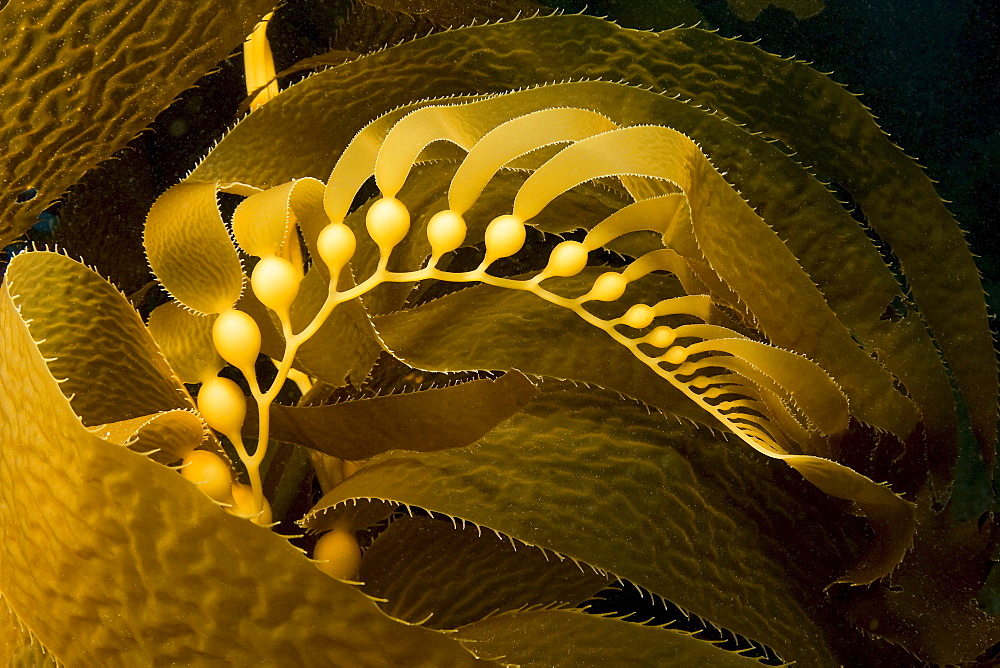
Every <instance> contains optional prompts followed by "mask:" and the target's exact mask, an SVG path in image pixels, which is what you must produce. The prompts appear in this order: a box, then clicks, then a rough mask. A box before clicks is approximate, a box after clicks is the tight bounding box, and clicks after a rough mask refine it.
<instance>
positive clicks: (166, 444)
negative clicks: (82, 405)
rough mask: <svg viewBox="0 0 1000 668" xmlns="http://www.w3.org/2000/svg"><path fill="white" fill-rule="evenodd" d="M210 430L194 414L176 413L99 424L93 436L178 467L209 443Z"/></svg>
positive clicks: (180, 411) (170, 412)
mask: <svg viewBox="0 0 1000 668" xmlns="http://www.w3.org/2000/svg"><path fill="white" fill-rule="evenodd" d="M207 431H208V430H207V427H206V426H205V423H204V422H202V420H201V418H200V417H198V416H197V415H195V414H194V413H193V412H190V411H182V410H173V411H167V412H165V413H158V414H156V415H144V416H142V417H138V418H133V419H131V420H122V421H121V422H115V423H113V424H105V425H99V426H97V427H95V428H93V429H92V430H91V433H93V434H94V435H96V436H99V437H100V438H102V439H104V440H105V441H108V442H109V443H114V444H115V445H126V446H128V447H129V449H131V450H133V451H134V452H138V453H141V454H144V455H146V456H147V457H149V458H150V459H152V460H154V461H157V462H160V463H161V464H176V463H177V462H179V461H180V460H181V459H183V458H184V457H185V456H187V455H188V454H189V453H190V452H191V451H192V450H194V449H195V448H197V447H198V446H199V445H200V444H201V443H202V441H204V440H205V437H206V436H207Z"/></svg>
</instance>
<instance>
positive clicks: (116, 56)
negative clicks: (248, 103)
mask: <svg viewBox="0 0 1000 668" xmlns="http://www.w3.org/2000/svg"><path fill="white" fill-rule="evenodd" d="M272 5H273V3H271V2H270V1H269V0H252V1H251V2H230V1H228V0H198V1H196V2H190V3H185V4H176V3H162V2H155V1H153V0H150V1H145V0H143V1H141V2H129V3H120V2H112V1H110V0H66V1H60V2H51V1H50V0H11V1H10V2H7V3H4V5H3V7H2V8H0V24H2V25H4V26H5V27H6V28H8V29H7V30H5V33H4V34H5V37H4V42H3V45H2V47H0V106H2V107H3V109H4V114H3V117H2V121H0V146H3V147H4V151H5V153H4V159H3V160H2V161H0V247H3V246H5V245H6V244H7V243H9V242H10V241H11V240H13V239H14V238H16V237H17V236H18V235H19V234H21V233H22V232H23V231H24V230H26V229H28V228H29V227H31V226H32V225H34V224H35V222H36V219H37V217H38V214H39V213H41V211H42V210H43V209H45V208H46V207H47V206H49V204H51V203H52V202H53V201H54V200H56V199H57V198H59V197H61V196H62V194H63V192H64V191H65V190H66V189H67V188H69V186H70V185H72V184H73V183H75V182H76V181H78V180H79V179H80V178H81V177H82V176H83V175H84V173H85V172H86V171H87V170H89V169H91V168H93V167H96V166H97V164H98V163H100V162H102V161H104V160H107V159H108V158H110V157H111V156H112V154H113V153H114V152H115V151H117V150H118V149H120V148H122V147H124V146H125V144H126V143H127V142H128V141H129V140H130V139H132V137H133V136H134V135H136V134H137V133H138V132H139V131H140V130H142V129H143V128H144V127H145V126H146V125H148V124H149V123H151V122H152V120H153V119H154V118H155V117H156V115H157V114H158V113H160V111H162V110H163V109H164V108H165V107H166V106H167V105H168V104H170V102H171V101H172V100H173V98H174V97H176V96H177V95H178V94H179V93H180V92H181V91H183V90H184V89H186V88H188V87H190V86H191V85H192V84H194V82H195V81H196V80H197V79H198V77H200V76H202V75H203V74H205V73H206V72H208V71H209V70H210V69H211V68H212V67H214V66H215V65H216V63H218V62H219V61H221V60H222V59H223V58H225V57H226V56H227V55H228V54H229V53H230V52H231V51H232V50H233V49H234V48H235V47H236V46H238V45H239V44H240V42H242V41H243V39H244V38H245V37H246V35H247V34H249V32H250V30H252V28H253V26H254V24H255V23H256V22H257V21H258V20H259V19H260V17H262V16H263V15H264V14H265V13H267V12H268V11H270V10H271V9H272V8H273V6H272ZM29 188H34V189H35V190H36V191H37V194H36V195H35V196H34V197H33V198H32V199H30V201H26V202H18V201H17V198H18V195H20V194H21V193H22V192H24V191H26V190H27V189H29Z"/></svg>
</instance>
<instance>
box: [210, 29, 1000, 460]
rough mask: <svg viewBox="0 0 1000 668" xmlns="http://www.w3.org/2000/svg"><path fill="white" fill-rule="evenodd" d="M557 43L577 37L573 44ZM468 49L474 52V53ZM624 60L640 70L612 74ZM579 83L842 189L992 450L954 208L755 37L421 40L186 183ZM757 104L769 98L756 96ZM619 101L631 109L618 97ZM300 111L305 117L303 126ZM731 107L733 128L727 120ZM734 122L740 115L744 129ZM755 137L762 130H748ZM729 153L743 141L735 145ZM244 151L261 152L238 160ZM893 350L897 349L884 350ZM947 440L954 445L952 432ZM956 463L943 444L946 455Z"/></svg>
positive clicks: (793, 64) (509, 34)
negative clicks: (639, 96)
mask: <svg viewBox="0 0 1000 668" xmlns="http://www.w3.org/2000/svg"><path fill="white" fill-rule="evenodd" d="M567 41H571V42H573V43H579V44H580V45H581V48H580V49H579V50H576V49H573V50H568V49H566V48H565V44H566V43H567ZM510 44H530V45H531V48H530V49H523V50H511V49H510V48H509V45H510ZM470 53H475V54H476V55H475V58H469V57H468V54H470ZM623 58H626V59H629V60H630V61H631V62H637V63H642V64H643V67H636V68H633V69H630V70H629V71H628V72H627V73H622V71H621V63H622V62H623ZM401 61H405V62H407V63H408V69H407V79H406V85H402V86H401V85H399V83H398V74H399V66H398V63H399V62H401ZM446 62H447V63H455V62H460V63H463V67H462V68H457V69H456V68H454V67H450V68H449V70H448V72H447V73H443V72H442V69H441V65H440V63H446ZM580 78H604V79H613V80H616V81H618V80H623V78H624V80H625V81H626V82H628V83H630V84H632V85H636V86H644V87H651V88H652V90H654V91H662V92H663V93H665V95H666V96H667V98H670V97H673V96H677V97H678V102H677V104H681V102H680V101H681V100H683V101H691V102H693V103H694V104H689V105H686V106H688V107H689V109H691V110H700V111H697V112H694V111H692V112H689V113H690V114H691V116H692V118H695V117H697V116H699V115H700V116H701V118H702V120H703V121H704V122H705V123H706V124H707V123H710V121H711V119H712V118H714V119H715V123H713V124H711V125H707V126H706V127H708V128H710V130H711V131H710V132H707V133H699V132H698V131H697V128H696V127H694V126H695V125H698V124H699V123H700V121H698V122H694V123H693V124H692V125H691V126H687V127H685V129H684V131H685V133H686V134H689V135H690V136H691V137H692V138H694V139H695V140H696V141H697V142H699V144H702V145H703V146H704V145H706V143H707V142H709V141H710V140H711V138H712V135H713V133H714V132H715V131H716V127H718V126H719V124H720V123H722V124H723V125H727V126H729V127H730V128H734V129H737V134H742V135H744V139H743V140H741V141H742V142H743V143H744V144H746V145H747V146H749V145H750V144H751V143H754V142H757V143H765V142H763V141H762V138H765V139H766V138H777V139H779V140H781V142H782V144H784V145H785V146H787V147H790V148H791V149H793V150H795V151H797V152H798V156H799V157H798V159H799V160H801V161H802V162H803V163H805V164H810V165H813V166H814V169H815V170H816V171H817V173H819V174H820V175H821V176H823V177H825V178H830V179H833V180H836V181H837V182H838V183H840V184H841V185H843V186H845V187H846V188H847V190H849V191H850V192H851V193H852V195H853V196H854V197H855V199H856V200H857V201H858V202H859V203H860V204H861V206H862V208H863V209H864V211H865V214H866V216H867V218H868V220H869V222H870V223H871V224H872V226H873V227H874V228H875V229H876V231H877V232H878V234H879V235H880V236H882V237H883V238H884V239H886V240H888V241H889V243H890V245H891V246H892V250H893V251H894V252H895V253H896V254H897V256H898V257H900V259H901V260H902V262H903V268H904V271H905V272H906V273H907V277H908V279H909V280H910V281H911V282H910V284H911V286H913V288H914V290H913V294H914V295H915V299H916V300H917V305H918V307H919V310H920V315H921V316H924V317H926V319H927V322H928V324H930V326H931V329H932V330H933V332H934V335H935V337H936V338H937V340H938V341H939V342H940V344H941V349H942V350H943V351H944V352H945V355H946V357H947V358H948V362H949V364H950V366H951V369H952V371H953V372H954V375H955V378H956V379H957V380H958V385H959V387H960V388H961V389H962V391H963V393H964V394H965V395H966V398H967V405H968V406H969V407H970V413H971V414H972V422H973V425H974V428H975V430H976V432H977V434H978V435H979V438H980V443H981V445H982V446H983V447H984V450H985V451H987V452H992V447H993V442H994V441H995V438H996V437H995V422H996V411H997V398H996V397H997V368H996V364H995V363H994V362H993V361H992V360H993V359H994V357H995V354H994V351H993V344H992V341H991V338H990V335H989V328H988V326H987V318H986V307H985V302H984V300H983V298H982V288H981V284H980V281H979V278H978V275H977V273H976V269H975V266H974V263H973V261H972V255H971V253H970V252H969V250H968V247H967V244H966V243H965V241H964V239H963V238H962V235H961V231H960V230H959V228H958V226H957V225H956V223H955V221H954V219H953V218H952V216H951V215H950V214H948V212H947V211H946V210H945V208H944V205H943V203H942V202H941V200H940V198H939V197H938V196H937V195H936V193H934V190H933V186H932V184H931V182H930V181H929V179H928V178H927V176H926V175H925V174H924V173H923V172H922V171H921V170H920V168H919V167H918V166H917V165H916V164H915V163H914V162H913V161H912V160H911V159H910V158H908V157H907V156H906V155H905V154H903V152H902V151H900V150H899V149H898V148H897V147H895V146H894V145H893V144H892V142H891V141H890V140H889V139H888V138H887V137H886V136H885V134H884V133H883V132H882V131H881V130H880V129H879V127H878V125H877V124H876V123H875V121H874V119H873V118H872V116H871V114H870V113H869V112H868V111H867V109H865V107H864V106H863V105H862V104H861V103H860V102H859V101H858V100H857V98H855V97H854V96H853V95H851V93H850V92H849V91H846V90H844V89H843V87H841V86H840V85H839V84H837V83H835V82H834V81H832V80H830V79H829V78H828V77H826V76H824V75H822V74H820V73H819V72H816V71H815V70H812V69H810V68H809V67H808V66H806V65H804V64H803V63H801V62H797V61H794V60H786V59H783V58H780V57H778V56H774V55H771V54H768V53H765V52H764V51H762V50H760V49H759V48H757V47H755V46H753V45H751V44H746V43H742V42H739V41H735V40H729V39H726V38H723V37H720V36H719V35H716V34H713V33H709V32H706V31H704V30H696V29H676V30H668V31H664V32H660V33H651V32H640V31H634V30H625V29H622V28H619V27H617V26H615V25H613V24H611V23H608V22H606V21H601V20H599V19H595V18H592V17H587V16H556V17H544V18H534V19H529V20H523V21H517V22H514V23H510V24H502V25H490V26H478V27H475V28H469V29H463V30H454V31H450V32H447V33H441V34H436V35H431V36H430V37H427V38H424V39H419V40H415V41H413V42H410V43H406V44H401V45H399V46H397V47H395V48H393V49H391V50H386V51H382V52H378V53H374V54H371V55H370V56H366V57H364V58H361V59H358V60H356V61H353V62H350V63H345V64H343V65H339V66H337V67H333V68H331V69H329V70H327V71H324V72H321V73H319V74H317V75H315V76H313V77H310V78H309V79H307V80H306V81H304V82H302V83H301V84H298V85H296V86H293V87H292V88H290V89H288V90H287V91H285V92H284V93H283V94H282V95H281V96H280V97H279V98H277V99H275V100H274V101H273V102H272V103H270V104H268V105H267V106H266V107H265V108H263V109H261V110H260V111H259V112H257V113H255V114H253V115H251V117H249V118H247V119H246V120H245V121H244V122H242V123H240V124H239V125H238V126H237V127H236V128H235V129H234V130H233V131H232V132H231V133H230V134H229V135H228V136H227V137H225V138H224V139H223V140H222V141H221V142H220V144H219V145H218V146H217V147H216V149H214V150H213V151H212V153H210V154H209V156H208V157H207V158H206V160H205V161H203V162H202V163H201V165H199V167H198V168H197V169H196V170H195V171H194V172H193V174H192V175H191V180H193V181H199V182H215V181H220V182H231V181H237V180H241V179H243V180H244V181H245V182H248V183H253V184H255V185H259V186H273V185H278V184H281V183H284V182H285V181H288V180H290V179H292V178H297V177H301V176H304V175H310V176H314V177H316V178H319V179H325V178H327V175H328V174H329V170H330V169H332V167H333V165H334V163H335V161H336V159H337V158H338V156H340V154H341V153H342V151H343V150H344V147H345V146H347V144H348V143H349V142H350V140H351V138H352V137H353V136H354V135H355V134H356V133H357V132H358V131H359V130H361V129H362V128H363V127H364V126H365V124H366V123H367V122H368V121H369V120H370V119H371V118H372V117H373V116H374V115H377V114H378V113H380V112H386V111H390V110H392V109H394V108H396V107H398V106H399V105H405V104H408V103H409V102H411V101H412V100H415V99H424V98H434V97H443V96H449V95H456V94H460V95H467V94H468V93H469V92H470V91H473V92H478V93H490V92H502V91H506V90H510V89H516V88H519V87H526V86H532V85H540V84H544V83H548V82H551V81H563V80H567V79H580ZM762 91H763V92H762ZM761 99H767V100H768V104H767V105H761V104H760V100H761ZM633 101H634V100H633ZM567 104H575V105H578V106H584V107H586V106H587V104H586V103H576V102H571V101H563V102H561V103H555V104H554V105H552V106H563V105H567ZM695 105H698V106H695ZM331 108H336V109H337V110H338V122H337V123H336V124H327V125H326V126H324V120H325V119H327V118H328V117H329V110H330V109H331ZM646 108H647V106H646V105H645V104H643V103H641V104H639V106H637V107H635V109H637V110H638V111H640V112H642V111H644V110H645V109H646ZM620 109H621V110H622V112H623V113H625V112H629V111H631V110H630V108H629V106H628V105H622V106H621V107H620ZM830 109H834V110H836V111H835V113H831V112H830V111H829V110H830ZM712 114H714V116H712ZM306 118H308V119H311V120H312V121H313V122H304V119H306ZM727 118H728V119H733V120H734V121H735V122H736V123H731V122H723V119H727ZM830 119H834V120H835V121H836V122H835V123H831V122H830ZM635 122H649V120H648V119H647V120H645V121H643V120H637V121H635ZM667 124H668V125H669V123H667ZM736 124H744V129H742V130H740V129H738V126H737V125H736ZM320 128H321V129H320ZM318 129H320V130H318ZM758 132H759V133H761V137H755V136H754V133H758ZM303 147H305V149H304V150H303ZM732 148H735V149H738V151H743V150H744V146H743V145H740V146H736V147H732ZM772 151H773V148H772ZM707 152H709V151H707ZM709 153H710V154H712V155H715V154H716V153H717V151H715V150H713V151H710V152H709ZM247 155H259V156H261V159H259V160H253V161H247V160H246V156H247ZM265 156H267V157H268V158H267V159H265ZM273 156H280V159H273ZM750 171H751V172H752V171H753V170H750ZM800 171H801V169H800ZM879 184H892V185H891V188H889V187H882V186H880V185H879ZM787 185H790V184H786V183H784V182H781V183H778V186H779V192H769V191H768V190H767V189H762V190H758V196H757V197H756V198H755V201H754V202H753V203H754V206H755V207H759V206H761V205H762V204H763V203H766V202H767V201H768V200H769V197H773V198H781V199H775V201H784V198H785V197H786V196H787V192H788V188H787V187H786V186H787ZM741 191H742V192H745V193H746V192H747V191H746V190H745V189H741ZM855 227H856V225H855ZM890 237H891V238H890ZM820 255H822V253H820ZM904 256H905V257H904ZM870 259H871V256H870V254H869V261H870ZM875 259H876V260H877V258H875ZM865 271H867V268H866V269H865ZM885 278H886V276H885V275H884V274H883V275H882V276H881V277H880V286H882V287H880V290H883V292H884V288H885V286H889V287H891V281H889V282H887V281H885V280H884V279H885ZM888 278H890V279H891V276H889V277H888ZM917 283H920V284H921V285H920V289H918V286H917ZM894 290H895V289H894ZM844 294H850V293H849V292H848V293H844ZM880 294H882V293H880ZM867 301H868V302H871V301H872V300H871V299H868V300H867ZM892 301H893V296H892V294H888V295H887V296H886V298H885V301H884V302H883V303H882V304H881V306H879V307H878V308H877V309H876V310H875V312H874V314H873V315H872V314H871V313H865V314H864V315H865V316H866V318H867V317H869V316H870V317H871V318H873V319H874V323H867V324H866V325H865V329H866V330H867V331H868V332H869V333H870V335H871V338H870V340H871V341H872V342H873V343H872V344H871V345H872V346H873V347H876V348H878V349H880V350H883V351H886V352H889V353H890V357H895V360H887V364H889V363H890V361H892V364H893V365H894V371H893V372H894V373H896V374H897V375H898V377H900V378H901V379H903V378H905V381H904V382H905V383H906V384H907V386H909V385H917V384H919V385H921V387H920V389H919V392H916V391H915V392H914V393H913V398H915V399H918V400H919V401H920V402H921V403H922V404H924V405H925V406H928V405H929V406H931V408H930V409H929V412H933V413H934V414H935V415H934V418H933V419H934V421H935V422H936V423H937V424H936V425H935V429H934V430H933V431H934V432H935V439H940V438H941V437H942V436H943V435H944V434H946V433H947V432H948V431H949V429H950V427H949V425H953V424H954V422H955V420H954V415H950V416H949V413H952V412H953V411H952V410H951V408H950V407H944V408H938V407H935V406H934V403H935V397H939V396H942V392H943V393H944V396H947V393H948V390H947V378H945V377H944V376H943V375H942V372H941V370H940V369H936V370H935V368H934V367H935V365H938V366H940V364H939V362H938V361H937V359H936V353H935V352H934V350H933V345H932V344H930V343H929V341H926V340H925V341H923V342H922V343H920V344H919V346H912V345H911V344H906V345H903V346H901V345H900V344H901V342H903V341H905V340H906V339H912V337H914V336H919V337H923V338H924V339H926V338H927V337H926V333H925V332H924V329H925V328H924V324H923V322H922V321H921V319H920V318H918V317H916V314H915V313H911V315H910V317H908V318H907V322H906V323H905V327H903V328H901V329H903V330H905V331H900V332H894V331H891V330H893V329H896V328H895V327H891V326H890V324H891V323H889V324H887V323H884V322H879V321H878V318H879V316H880V315H881V314H882V313H883V312H884V311H885V307H886V306H887V305H889V304H891V303H892ZM866 305H867V304H866ZM876 306H877V305H876ZM845 308H846V309H852V308H853V305H852V304H850V303H848V304H846V305H845ZM839 313H840V311H838V314H839ZM850 326H851V327H852V328H854V326H855V325H854V324H851V325H850ZM868 345H869V344H868V343H866V347H868ZM910 348H912V350H913V352H912V353H911V352H910V351H909V350H908V349H910ZM918 348H919V350H917V349H918ZM898 350H902V351H903V353H902V354H898V353H896V352H893V351H898ZM895 369H901V371H896V370H895ZM927 371H930V372H931V373H933V374H934V377H933V381H930V380H922V379H921V378H922V377H924V378H926V375H925V372H927ZM945 449H946V450H949V451H950V452H951V453H953V452H954V445H953V443H952V444H946V447H945ZM952 458H953V455H952V454H948V453H942V454H941V456H940V459H942V460H950V459H952Z"/></svg>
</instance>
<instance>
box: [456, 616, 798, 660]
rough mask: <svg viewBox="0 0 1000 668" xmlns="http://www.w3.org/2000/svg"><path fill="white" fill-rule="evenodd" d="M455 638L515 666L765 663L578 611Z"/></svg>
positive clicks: (510, 620)
mask: <svg viewBox="0 0 1000 668" xmlns="http://www.w3.org/2000/svg"><path fill="white" fill-rule="evenodd" d="M455 635H456V637H457V638H458V639H459V640H461V641H462V642H463V643H465V644H466V646H467V647H468V648H469V649H471V650H474V651H475V652H477V653H478V654H480V655H481V656H483V657H487V658H493V657H496V659H497V660H498V661H502V662H503V663H505V664H506V665H511V666H515V665H516V666H525V667H528V666H533V667H536V668H543V667H546V666H559V665H566V666H600V665H607V666H620V665H634V666H691V667H692V668H695V667H698V668H716V667H718V668H757V667H758V666H760V665H761V664H760V663H759V662H758V661H757V660H756V659H753V658H749V657H745V656H740V655H739V654H736V653H735V652H729V651H726V650H724V649H720V648H719V647H717V646H716V645H714V644H712V643H710V642H707V641H705V640H699V639H698V638H695V637H694V636H692V635H690V634H688V633H685V632H683V631H675V630H673V629H665V628H661V627H657V626H646V625H643V624H636V623H633V622H625V621H622V620H620V619H615V618H609V617H599V616H597V615H588V614H586V613H582V612H579V611H575V610H524V611H519V612H510V613H507V614H503V615H497V616H495V617H491V618H489V619H484V620H482V621H480V622H476V623H474V624H469V625H468V626H465V627H462V628H461V629H459V630H458V633H456V634H455ZM814 665H818V664H814Z"/></svg>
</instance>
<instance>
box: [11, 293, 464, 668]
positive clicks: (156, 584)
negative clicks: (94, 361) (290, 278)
mask: <svg viewBox="0 0 1000 668" xmlns="http://www.w3.org/2000/svg"><path fill="white" fill-rule="evenodd" d="M0 335H2V337H3V349H4V355H3V356H2V357H0V432H2V433H3V434H5V437H4V439H3V441H2V445H0V474H2V477H3V478H4V479H5V480H8V481H10V483H9V484H5V485H4V486H3V488H2V489H0V501H2V502H0V532H2V533H3V536H4V540H3V545H2V547H0V550H2V551H3V563H4V564H5V566H4V568H3V569H2V571H0V594H2V596H3V599H4V601H5V603H6V604H7V605H9V606H10V608H11V610H12V611H13V613H14V614H15V615H16V616H17V618H18V620H19V621H20V623H21V624H23V625H24V627H25V628H26V629H27V630H28V631H29V632H31V633H32V634H33V635H34V636H35V637H37V638H38V639H39V640H40V641H41V643H42V644H43V645H44V646H45V647H47V648H48V649H49V650H50V651H51V653H52V654H53V655H54V656H55V657H57V658H58V660H59V661H60V663H62V664H66V665H111V664H118V665H142V664H150V663H153V662H161V661H162V662H168V663H178V664H192V663H217V664H249V663H257V662H260V661H264V662H266V663H274V664H277V663H289V662H290V663H294V664H296V665H330V664H340V665H358V666H377V665H386V664H393V663H395V664H421V663H425V664H430V665H466V664H471V663H472V657H471V656H470V655H469V654H468V653H467V652H466V651H465V650H464V649H462V648H461V647H460V646H459V645H458V644H456V643H455V641H453V640H450V639H448V638H445V637H443V636H441V635H439V634H437V633H435V632H432V631H429V630H427V629H421V628H419V627H413V626H406V625H403V624H400V623H399V622H396V621H394V620H392V619H390V618H388V617H386V616H385V615H384V614H383V613H382V612H381V611H379V610H378V608H377V607H376V606H375V604H374V603H373V602H372V601H371V600H370V599H368V598H367V597H365V596H364V595H363V594H362V593H360V592H358V591H357V590H356V589H353V588H352V587H351V586H349V585H346V584H344V583H342V582H338V581H336V580H334V579H332V578H329V577H327V576H326V575H324V574H323V573H321V572H320V571H319V570H317V569H316V568H315V567H314V566H313V565H312V564H311V563H310V562H309V561H308V560H307V559H306V558H305V557H304V556H303V555H302V554H301V552H299V551H298V550H297V549H296V548H294V547H293V546H291V545H290V544H289V543H288V542H287V541H286V540H285V539H284V538H282V537H281V536H278V535H277V534H274V533H272V532H270V531H268V530H266V529H262V528H261V527H258V526H256V525H254V524H252V523H250V522H247V521H245V520H242V519H239V518H236V517H233V516H231V515H228V514H226V513H225V512H224V511H223V510H222V509H221V508H219V507H218V506H217V505H215V504H213V503H212V502H211V501H210V500H209V499H208V498H207V497H206V496H205V495H204V494H202V493H201V492H200V491H198V489H197V488H196V487H195V486H194V485H192V484H190V483H189V482H188V481H186V480H184V479H183V478H182V477H181V476H179V475H178V474H177V473H176V472H174V471H172V470H170V469H168V468H166V467H164V466H161V465H160V464H157V463H156V462H153V461H151V460H150V459H148V458H146V457H144V456H142V455H140V454H138V453H135V452H132V451H130V450H128V449H127V448H123V447H121V446H117V445H114V444H111V443H109V442H107V441H104V440H102V439H100V438H98V437H97V436H94V435H93V434H91V433H90V432H89V431H88V430H87V429H86V428H85V427H84V426H83V425H81V424H80V421H79V419H78V418H77V417H76V416H75V415H74V414H73V411H72V409H71V407H70V404H69V402H67V401H66V399H65V398H64V397H63V395H62V393H61V392H60V391H59V387H58V385H57V384H56V382H55V379H53V377H52V376H51V375H50V373H49V371H48V369H47V368H46V366H45V362H44V361H43V359H42V356H41V354H40V353H39V352H38V350H37V348H36V347H35V345H34V343H33V341H32V338H31V335H30V333H29V331H28V329H27V328H26V326H25V325H24V322H23V321H22V320H21V318H20V317H19V316H18V313H17V310H16V308H15V306H14V303H13V301H12V300H11V299H10V296H9V292H8V286H7V285H4V288H3V290H2V291H0ZM39 601H44V602H45V605H39ZM111 611H113V614H112V613H111ZM331 611H336V612H335V614H331ZM67 619H72V620H73V623H72V624H66V620H67Z"/></svg>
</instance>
